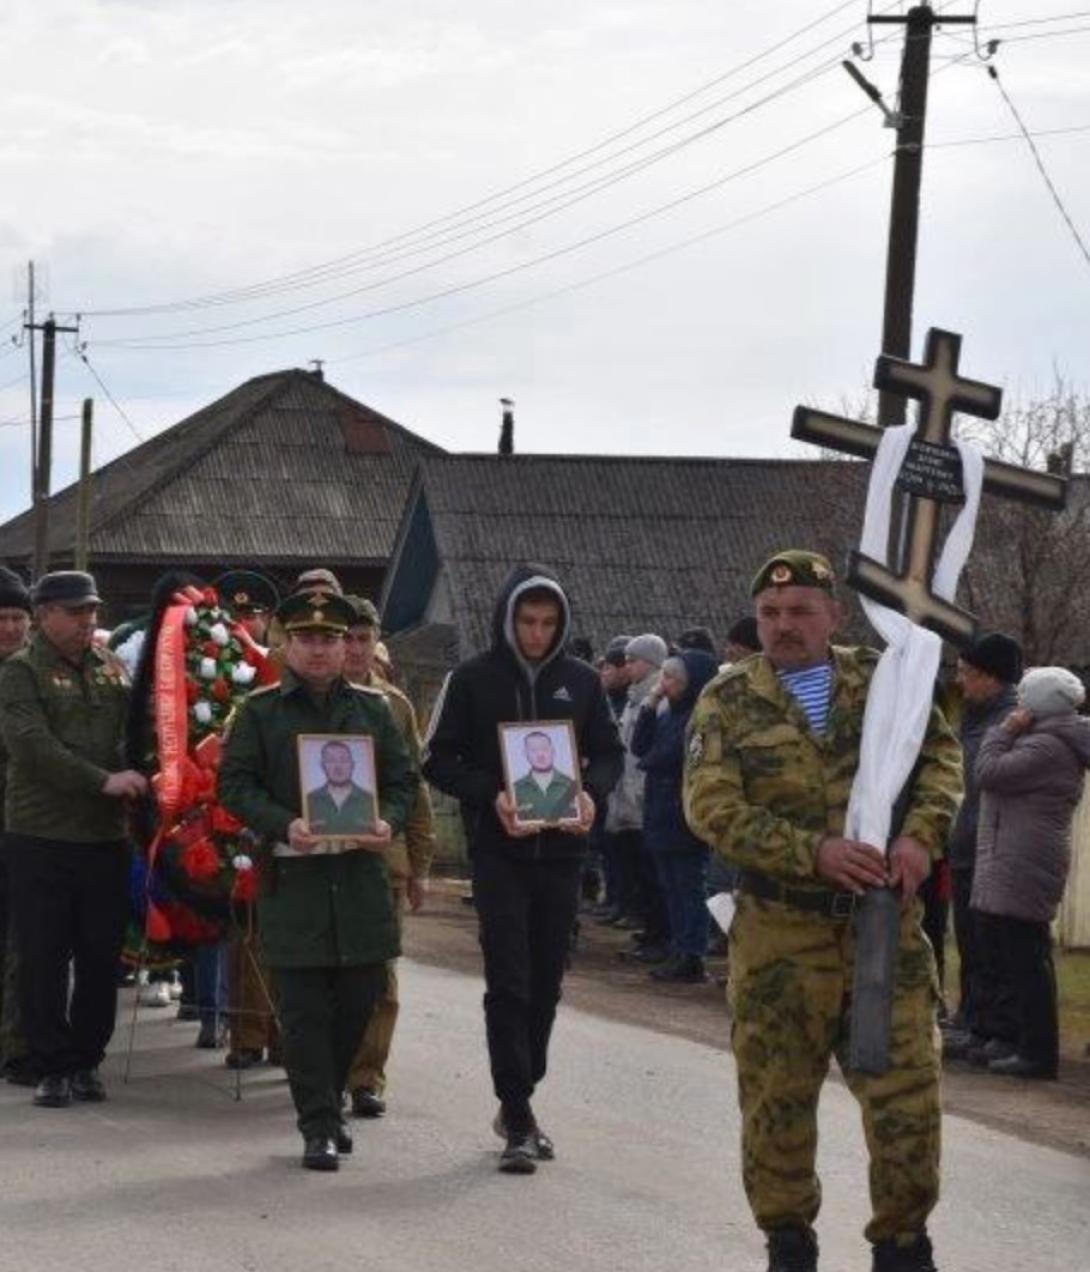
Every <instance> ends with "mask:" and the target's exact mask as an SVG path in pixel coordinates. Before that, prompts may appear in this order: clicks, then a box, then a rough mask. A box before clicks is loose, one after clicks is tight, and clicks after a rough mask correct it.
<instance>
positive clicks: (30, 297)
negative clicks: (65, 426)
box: [26, 261, 38, 503]
mask: <svg viewBox="0 0 1090 1272" xmlns="http://www.w3.org/2000/svg"><path fill="white" fill-rule="evenodd" d="M26 274H27V302H26V313H27V329H28V330H29V331H30V339H29V341H28V346H29V348H30V500H31V503H33V502H34V499H35V497H36V495H37V492H38V368H37V366H36V365H35V358H34V330H35V328H34V299H35V297H34V288H35V283H34V262H33V261H27V264H26Z"/></svg>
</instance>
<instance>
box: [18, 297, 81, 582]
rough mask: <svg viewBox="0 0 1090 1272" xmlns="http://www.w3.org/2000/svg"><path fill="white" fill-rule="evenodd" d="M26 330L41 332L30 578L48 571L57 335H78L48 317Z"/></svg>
mask: <svg viewBox="0 0 1090 1272" xmlns="http://www.w3.org/2000/svg"><path fill="white" fill-rule="evenodd" d="M27 327H28V328H29V329H30V332H31V339H32V340H33V338H34V334H33V333H34V332H35V331H41V333H42V409H41V418H40V420H39V421H38V455H37V460H36V462H35V465H34V474H35V487H34V578H36V579H37V578H40V577H41V576H42V575H43V574H44V573H45V572H46V571H47V570H48V569H49V486H50V479H51V473H52V470H53V377H54V372H55V369H56V362H57V332H58V331H72V332H78V331H79V328H78V327H58V326H57V323H56V321H55V320H54V318H53V316H52V315H50V316H49V317H48V318H47V319H46V320H45V322H43V323H42V324H41V326H40V327H37V326H33V327H32V326H31V325H30V324H29V323H28V324H27Z"/></svg>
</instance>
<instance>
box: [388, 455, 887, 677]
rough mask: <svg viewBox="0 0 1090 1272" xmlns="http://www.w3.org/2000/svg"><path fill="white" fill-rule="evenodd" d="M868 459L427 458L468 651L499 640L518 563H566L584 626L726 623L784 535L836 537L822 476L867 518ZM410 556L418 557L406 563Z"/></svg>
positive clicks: (428, 496) (671, 631)
mask: <svg viewBox="0 0 1090 1272" xmlns="http://www.w3.org/2000/svg"><path fill="white" fill-rule="evenodd" d="M865 476H866V468H865V466H864V465H861V464H858V465H857V464H847V463H843V462H835V463H831V464H823V463H821V462H820V461H818V462H813V461H805V462H804V461H791V460H729V459H728V460H725V459H645V458H640V459H630V458H617V457H596V456H587V457H581V456H580V457H558V456H546V455H519V456H513V457H507V458H499V457H491V456H444V457H442V458H432V459H428V460H425V461H424V462H423V463H422V464H421V469H420V478H419V489H420V491H421V493H422V496H423V498H424V499H425V500H426V503H427V507H428V511H429V513H430V517H431V521H432V526H433V530H434V533H435V538H436V542H437V545H438V549H439V557H440V562H441V565H442V568H443V570H444V571H445V574H446V578H447V581H448V583H449V587H450V596H451V601H452V604H453V608H454V616H455V621H456V626H457V628H458V631H459V634H460V636H461V639H462V644H463V652H464V651H465V650H468V649H473V648H479V647H481V646H482V645H483V644H484V643H485V642H486V641H487V639H488V628H489V622H490V618H491V610H492V604H493V600H494V597H495V596H496V593H497V592H498V590H499V588H500V586H501V584H502V582H503V580H504V578H505V576H506V574H507V572H508V571H509V569H510V568H511V565H512V563H513V562H515V561H518V560H533V561H539V562H541V563H542V564H544V565H547V566H550V567H551V568H552V569H554V570H556V572H557V574H558V575H559V576H560V578H561V579H562V580H563V582H564V585H565V588H566V590H567V591H568V594H569V597H570V599H571V601H572V607H573V612H574V615H575V622H574V630H575V632H576V633H577V634H579V635H585V636H588V637H590V639H591V640H592V642H593V643H594V645H595V647H596V648H599V649H600V648H602V647H603V645H604V644H605V642H606V641H607V640H608V639H609V638H610V637H611V636H614V635H616V634H617V633H618V632H621V631H629V632H634V631H637V630H638V631H648V630H650V631H660V632H663V633H665V634H667V635H671V636H676V635H677V634H678V633H679V632H681V631H682V630H683V629H684V628H685V627H688V626H692V625H693V624H698V623H700V624H707V625H709V626H710V627H711V628H712V629H713V631H715V632H716V633H717V634H718V633H722V632H725V631H726V628H727V627H728V626H729V624H730V623H731V622H732V621H733V620H734V619H735V618H737V617H739V616H740V615H742V614H745V613H748V612H749V608H750V603H749V582H750V579H751V578H752V576H753V573H754V571H755V570H756V569H757V567H758V566H759V565H760V563H761V562H762V561H763V560H765V559H766V558H767V557H768V556H770V555H771V554H772V553H773V552H775V551H778V550H779V549H781V548H784V547H788V546H792V545H795V546H797V545H800V544H811V545H815V546H818V547H821V548H825V549H827V550H831V547H832V545H830V544H829V542H828V536H826V535H823V534H820V533H819V526H818V525H816V524H815V523H816V522H818V521H820V520H821V518H819V517H816V516H815V498H814V496H815V483H816V482H819V481H821V480H822V479H823V477H828V478H829V480H830V481H833V480H834V479H835V483H836V485H837V489H838V491H839V490H840V488H841V487H842V486H843V485H844V484H845V483H846V485H847V488H848V501H849V503H850V504H853V505H855V507H854V509H849V512H854V517H855V522H856V524H858V516H859V509H860V508H861V506H862V498H863V485H864V481H865ZM408 568H411V565H409V566H408Z"/></svg>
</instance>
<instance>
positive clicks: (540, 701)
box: [423, 565, 622, 1174]
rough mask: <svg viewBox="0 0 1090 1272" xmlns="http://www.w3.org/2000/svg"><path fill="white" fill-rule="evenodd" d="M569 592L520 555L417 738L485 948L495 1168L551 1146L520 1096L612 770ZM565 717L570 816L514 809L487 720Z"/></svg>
mask: <svg viewBox="0 0 1090 1272" xmlns="http://www.w3.org/2000/svg"><path fill="white" fill-rule="evenodd" d="M570 627H571V615H570V610H569V606H568V599H567V597H566V596H565V594H564V591H563V589H562V588H561V586H560V584H559V583H558V582H557V580H556V578H555V577H554V576H553V575H552V574H551V573H550V572H549V571H547V570H545V569H544V568H543V567H541V566H536V565H519V566H517V567H516V568H515V569H514V570H513V571H512V573H511V575H510V577H509V578H508V580H507V582H506V583H505V584H504V587H503V589H502V590H501V592H500V595H499V598H498V601H497V604H496V610H495V616H494V619H493V626H492V647H491V648H490V649H489V650H488V651H487V652H486V653H483V654H479V655H477V656H476V657H475V658H471V659H469V660H468V661H467V662H464V663H462V664H460V665H459V666H458V667H456V668H455V670H454V671H453V672H452V673H451V674H450V676H449V677H448V678H447V682H446V684H445V685H444V687H443V692H442V694H441V696H440V699H439V702H438V703H437V704H436V708H435V713H434V716H433V719H432V725H431V729H430V732H429V736H428V738H427V740H426V743H425V753H424V764H423V771H424V776H425V777H426V778H427V779H428V781H429V782H431V783H432V785H433V786H436V787H437V788H438V789H439V790H441V791H445V792H446V793H447V794H449V795H453V796H454V797H455V798H457V799H458V800H459V801H460V802H461V805H462V818H463V821H464V823H465V828H466V840H467V843H468V845H469V853H470V861H471V865H472V870H473V897H474V901H475V903H476V906H477V914H478V917H479V920H480V941H481V949H482V951H483V954H484V975H485V987H486V989H485V998H484V1009H485V1023H486V1026H487V1033H488V1052H489V1059H490V1061H491V1066H492V1082H493V1086H494V1088H495V1091H496V1096H497V1097H498V1099H499V1101H500V1110H499V1114H498V1116H497V1118H496V1122H495V1129H496V1131H497V1133H499V1134H501V1135H502V1136H503V1138H504V1139H505V1140H506V1146H505V1148H504V1151H503V1154H502V1157H501V1159H500V1169H501V1170H503V1171H506V1172H508V1173H512V1174H531V1173H532V1172H533V1171H534V1170H535V1169H536V1163H537V1160H540V1159H546V1160H547V1159H548V1158H550V1157H552V1155H553V1146H552V1143H551V1141H550V1140H549V1139H548V1137H547V1136H546V1135H545V1134H544V1133H543V1132H542V1131H541V1130H540V1128H539V1127H538V1125H537V1122H536V1120H535V1118H534V1114H533V1111H532V1109H531V1106H530V1098H531V1096H532V1095H533V1093H534V1089H535V1087H536V1086H537V1084H538V1083H539V1082H540V1081H541V1079H542V1078H543V1077H544V1076H545V1069H546V1060H547V1053H548V1046H549V1036H550V1034H551V1032H552V1026H553V1020H554V1019H555V1016H556V1007H557V1003H558V1002H559V1000H560V985H561V981H562V979H563V975H564V963H565V958H566V955H567V949H568V938H569V935H570V933H571V930H572V924H573V922H574V920H575V916H576V910H577V908H578V902H579V881H580V876H581V874H582V869H583V859H584V857H585V855H586V851H587V839H586V836H587V833H588V832H589V830H590V829H591V827H592V825H593V823H594V814H595V803H596V801H597V802H601V801H603V800H604V799H605V797H606V796H607V795H608V794H609V792H610V790H611V789H612V787H613V785H614V784H615V783H616V781H617V779H618V777H619V776H620V772H621V766H622V751H621V744H620V741H619V739H618V736H617V726H616V724H615V723H614V721H613V717H612V715H611V714H610V711H609V707H608V705H607V703H606V698H605V693H604V691H603V689H602V685H601V682H600V680H599V677H598V674H597V673H596V672H595V671H594V669H593V668H591V667H588V666H587V665H586V664H585V663H582V662H580V661H578V660H577V659H574V658H571V657H568V656H565V654H564V652H563V651H564V646H565V644H566V641H567V639H568V634H569V631H570ZM534 720H570V721H571V722H572V725H573V727H574V730H575V736H576V742H577V746H578V751H579V758H580V761H581V765H582V779H583V794H582V795H581V797H580V803H579V807H580V821H579V822H578V823H577V824H572V825H566V826H561V827H556V828H552V827H550V828H543V827H540V826H537V827H535V826H534V825H529V826H527V825H524V824H521V823H517V822H516V821H515V808H514V806H513V804H512V802H511V800H510V799H509V797H508V795H507V794H506V792H505V791H504V781H503V764H502V760H501V757H500V739H499V730H498V727H497V726H498V725H500V724H504V723H517V722H519V721H534Z"/></svg>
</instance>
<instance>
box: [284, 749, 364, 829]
mask: <svg viewBox="0 0 1090 1272" xmlns="http://www.w3.org/2000/svg"><path fill="white" fill-rule="evenodd" d="M299 772H300V774H301V777H302V785H303V816H304V818H305V819H306V822H307V825H308V827H309V828H310V833H311V834H312V835H320V836H321V837H322V838H323V839H334V840H336V839H354V838H356V837H357V836H359V835H366V834H370V833H371V832H372V830H373V828H374V825H375V765H374V759H373V757H372V752H371V739H370V738H365V737H336V736H334V737H324V736H321V735H310V736H304V737H301V738H300V739H299Z"/></svg>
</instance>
